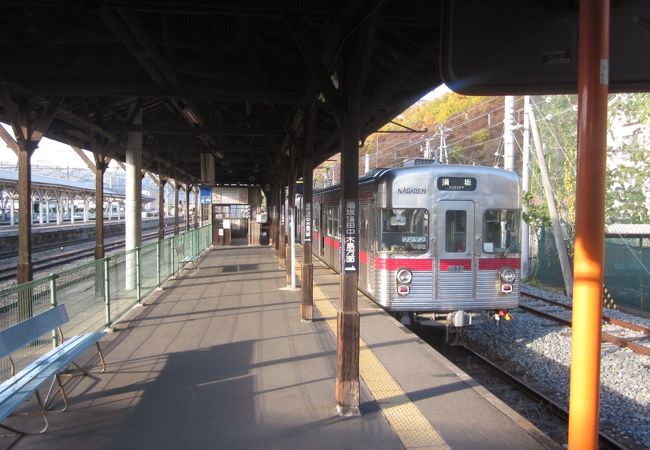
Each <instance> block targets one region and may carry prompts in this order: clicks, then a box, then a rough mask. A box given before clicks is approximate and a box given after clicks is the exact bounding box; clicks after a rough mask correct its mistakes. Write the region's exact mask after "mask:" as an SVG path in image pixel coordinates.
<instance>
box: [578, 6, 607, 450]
mask: <svg viewBox="0 0 650 450" xmlns="http://www.w3.org/2000/svg"><path fill="white" fill-rule="evenodd" d="M609 18H610V2H609V0H594V1H593V2H589V5H588V6H587V5H585V7H584V8H580V15H579V43H578V171H577V175H576V240H575V257H574V281H573V286H574V288H573V327H572V338H573V340H572V344H571V348H572V351H571V380H570V390H569V448H570V449H574V450H577V449H581V450H582V449H594V450H595V449H596V448H598V417H599V390H600V356H601V355H600V351H601V348H600V340H601V334H602V307H603V305H602V298H603V297H602V287H603V274H604V268H603V262H604V259H605V250H604V246H605V242H604V241H605V181H606V162H607V94H608V91H609V88H608V83H609V37H610V27H609Z"/></svg>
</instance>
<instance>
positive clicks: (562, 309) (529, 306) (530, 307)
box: [519, 292, 650, 356]
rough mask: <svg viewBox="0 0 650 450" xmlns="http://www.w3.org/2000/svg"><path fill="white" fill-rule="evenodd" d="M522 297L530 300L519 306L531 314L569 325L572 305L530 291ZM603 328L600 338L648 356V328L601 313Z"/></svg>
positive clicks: (649, 346) (649, 333)
mask: <svg viewBox="0 0 650 450" xmlns="http://www.w3.org/2000/svg"><path fill="white" fill-rule="evenodd" d="M521 295H522V298H523V299H525V298H530V299H532V301H527V302H526V303H524V302H520V304H519V308H520V309H522V310H524V311H527V312H529V313H531V314H535V315H538V316H540V317H545V318H547V319H550V320H553V321H555V322H558V323H562V324H563V325H566V326H571V324H572V322H571V311H572V305H571V304H568V303H563V302H560V301H556V300H552V299H548V298H544V297H542V296H538V295H534V294H531V293H523V292H522V294H521ZM603 322H604V326H605V327H604V330H603V332H602V340H603V341H605V342H609V343H611V344H614V345H618V346H619V347H627V348H629V349H630V350H632V351H633V352H635V353H639V354H641V355H646V356H650V328H647V327H644V326H641V325H638V324H635V323H632V322H629V321H625V320H621V319H617V318H614V317H609V316H607V315H606V314H603Z"/></svg>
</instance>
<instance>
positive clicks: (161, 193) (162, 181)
mask: <svg viewBox="0 0 650 450" xmlns="http://www.w3.org/2000/svg"><path fill="white" fill-rule="evenodd" d="M166 184H167V178H166V177H165V176H163V174H162V173H160V178H159V179H158V240H159V241H162V240H164V239H165V185H166Z"/></svg>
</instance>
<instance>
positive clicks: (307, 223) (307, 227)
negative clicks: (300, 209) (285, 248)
mask: <svg viewBox="0 0 650 450" xmlns="http://www.w3.org/2000/svg"><path fill="white" fill-rule="evenodd" d="M304 236H305V242H311V203H305V234H304Z"/></svg>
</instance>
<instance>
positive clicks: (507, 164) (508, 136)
mask: <svg viewBox="0 0 650 450" xmlns="http://www.w3.org/2000/svg"><path fill="white" fill-rule="evenodd" d="M514 115H515V97H514V96H512V95H506V96H505V97H504V105H503V168H504V169H506V170H509V171H511V172H513V171H514V170H515V148H514V136H513V132H514V130H515V127H516V124H515V118H514Z"/></svg>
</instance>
